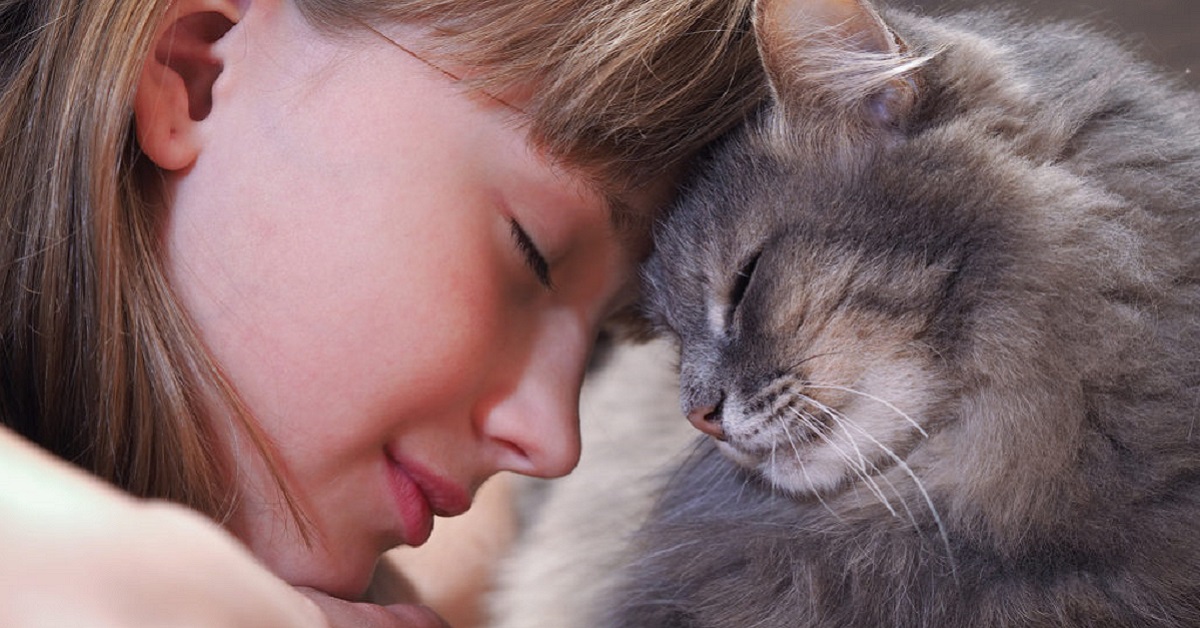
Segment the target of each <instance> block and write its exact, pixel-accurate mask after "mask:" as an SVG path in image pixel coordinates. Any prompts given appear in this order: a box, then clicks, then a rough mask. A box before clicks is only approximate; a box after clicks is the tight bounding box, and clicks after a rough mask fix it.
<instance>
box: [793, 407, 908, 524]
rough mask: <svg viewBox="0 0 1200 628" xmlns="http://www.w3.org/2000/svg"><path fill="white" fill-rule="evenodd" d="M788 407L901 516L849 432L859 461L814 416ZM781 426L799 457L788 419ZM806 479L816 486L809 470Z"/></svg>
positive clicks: (850, 440) (875, 494) (887, 505)
mask: <svg viewBox="0 0 1200 628" xmlns="http://www.w3.org/2000/svg"><path fill="white" fill-rule="evenodd" d="M787 409H788V410H790V411H791V412H792V413H793V414H795V415H796V416H797V417H798V418H799V419H800V420H801V421H804V422H805V423H807V424H809V429H811V430H813V431H814V432H815V433H816V434H817V435H818V437H819V438H821V439H822V440H823V441H825V443H826V444H827V445H828V446H829V448H830V449H831V450H833V452H834V453H835V454H837V455H838V457H839V458H841V459H842V460H844V461H845V462H846V464H847V465H848V466H849V467H850V468H851V469H853V470H854V473H855V475H857V476H858V477H859V479H861V480H862V483H863V485H865V486H866V487H867V490H869V491H870V492H871V494H872V495H874V496H875V498H876V499H878V500H879V502H880V503H881V504H883V506H884V508H887V509H888V512H890V513H892V516H893V517H898V516H899V513H897V512H896V510H895V508H893V507H892V504H891V502H890V501H889V500H888V498H887V495H885V494H884V492H883V489H882V488H880V487H879V485H878V484H876V483H875V480H874V478H872V476H871V473H870V470H871V469H874V470H876V471H878V468H877V467H875V465H874V464H872V463H871V462H869V461H868V460H866V458H865V457H864V456H863V455H862V452H861V451H859V450H858V447H857V445H856V444H855V443H854V439H853V438H850V437H849V434H847V439H846V442H848V443H849V444H850V445H851V446H852V447H854V449H855V455H856V457H857V461H856V460H855V458H854V457H852V456H851V455H850V453H848V452H846V451H845V450H843V449H842V448H841V447H839V446H838V444H837V443H834V442H833V441H832V440H831V439H830V437H829V436H827V435H825V434H824V433H822V432H821V431H820V430H818V429H816V425H817V423H818V422H817V421H816V420H815V419H814V418H813V417H811V416H809V415H808V414H806V413H804V412H801V411H800V410H798V409H796V408H792V407H788V408H787ZM834 419H835V420H836V417H834ZM780 426H781V427H783V430H784V434H786V435H787V437H788V442H789V443H791V444H792V450H793V451H794V452H795V455H796V458H797V459H799V458H800V452H799V451H798V450H797V449H796V446H795V444H794V443H793V442H792V438H793V437H792V434H791V432H790V431H789V430H788V429H787V421H780ZM801 469H802V470H803V469H804V467H803V465H801ZM805 479H806V480H807V481H808V483H809V485H810V486H814V485H813V483H812V480H811V478H809V477H808V473H807V471H805ZM814 493H815V491H814ZM817 499H818V500H819V499H820V495H817ZM822 503H824V502H822Z"/></svg>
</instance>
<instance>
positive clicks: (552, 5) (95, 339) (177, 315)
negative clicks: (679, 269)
mask: <svg viewBox="0 0 1200 628" xmlns="http://www.w3.org/2000/svg"><path fill="white" fill-rule="evenodd" d="M747 4H748V0H642V1H634V0H592V1H588V2H580V1H578V0H569V1H568V0H532V1H531V0H515V1H510V0H472V1H463V0H391V1H389V0H174V1H173V2H167V1H165V0H164V1H162V2H148V1H147V0H29V1H25V0H8V1H6V2H0V25H2V26H0V38H2V39H0V41H2V43H3V46H4V51H3V61H2V63H0V78H2V80H3V81H4V91H3V95H2V99H0V137H2V139H3V143H2V148H0V194H3V199H4V200H3V205H2V211H3V220H2V221H0V304H2V305H0V312H2V314H0V418H2V420H3V423H4V424H5V425H6V426H7V427H8V428H10V429H11V430H13V431H14V432H16V433H18V434H20V435H21V436H23V437H24V439H28V441H32V442H33V443H36V444H37V445H40V446H41V448H44V450H46V451H48V452H49V453H50V454H53V455H54V456H56V457H57V460H55V459H52V458H49V457H47V455H46V454H45V453H44V452H43V451H38V450H36V449H33V448H32V447H31V446H30V445H29V444H28V442H26V441H25V440H23V439H20V438H18V437H17V436H16V435H14V434H12V433H8V432H5V433H3V435H2V436H3V438H2V440H0V449H2V451H0V458H2V459H4V463H3V467H0V473H4V474H5V475H4V476H3V478H2V481H3V482H4V483H5V486H13V487H16V488H14V489H13V490H7V489H6V490H5V492H4V496H3V497H0V500H3V503H2V504H0V506H2V507H0V526H3V530H2V534H0V538H2V539H3V540H2V541H0V543H3V544H4V545H3V546H0V551H2V552H3V553H4V555H5V556H6V560H5V562H4V565H3V566H2V567H0V573H3V574H4V577H5V578H14V579H16V578H20V579H22V580H29V579H32V580H37V581H39V582H40V583H41V585H46V586H42V587H41V588H40V589H39V590H42V591H44V592H46V593H47V594H48V595H52V596H53V597H52V598H43V599H41V600H36V599H35V600H34V601H33V602H29V601H25V602H16V601H14V602H13V604H11V605H10V604H9V603H8V601H7V600H6V601H5V602H4V603H3V604H0V608H4V609H5V610H4V611H3V612H6V613H10V614H12V617H6V618H3V619H4V621H2V622H0V623H3V624H4V625H19V624H21V623H22V622H32V623H41V624H57V623H59V622H60V621H66V619H67V618H74V619H72V621H75V620H86V621H87V622H88V623H101V624H103V623H105V622H110V623H113V624H115V625H137V624H138V622H145V623H147V624H161V623H165V622H166V621H168V620H169V621H171V622H196V623H201V622H203V621H205V620H206V619H212V620H213V621H222V622H224V623H227V624H237V623H238V622H241V623H242V624H243V625H269V624H270V623H271V622H275V623H277V624H280V625H313V623H312V622H314V621H316V622H318V623H317V624H315V625H320V623H319V622H320V621H321V618H320V617H319V616H318V614H317V613H315V612H314V610H313V607H312V606H311V605H308V606H306V605H304V604H296V603H295V600H297V599H303V598H300V597H299V596H296V595H295V594H294V593H293V592H292V591H291V590H289V589H287V588H285V587H282V586H281V585H280V584H279V583H278V581H276V580H274V579H273V578H271V577H269V576H267V575H266V574H265V573H263V572H262V571H261V570H260V569H259V568H258V567H257V566H256V565H255V564H254V562H253V561H251V560H247V559H246V558H245V557H244V556H241V555H240V552H241V551H242V550H240V549H238V548H237V547H230V546H229V544H228V543H227V541H226V540H225V539H224V538H223V537H222V536H221V534H220V533H219V532H218V531H216V530H214V529H210V528H209V526H207V525H197V524H196V522H195V521H194V520H192V519H191V518H190V517H189V516H187V515H183V514H180V513H178V512H177V511H175V510H174V509H172V508H170V507H165V506H161V505H154V504H151V503H148V502H141V501H130V500H129V499H128V498H125V497H120V496H117V495H116V494H114V493H112V492H111V491H110V490H109V489H107V488H104V487H103V486H101V485H99V484H97V483H95V482H93V481H92V480H90V479H86V478H82V477H80V476H78V475H77V474H75V472H73V471H71V470H69V469H68V468H67V467H66V466H65V465H64V464H63V462H61V461H67V462H70V463H74V464H75V465H77V466H79V467H82V468H83V469H86V470H87V471H90V472H91V473H92V474H94V475H95V476H98V477H99V478H102V479H103V480H106V481H107V482H108V483H111V484H112V485H115V486H117V487H119V488H120V489H123V490H124V491H126V492H127V493H128V494H132V495H133V496H137V497H140V498H161V499H164V500H169V501H171V502H176V503H180V504H184V505H186V506H190V507H191V508H193V509H195V510H197V511H200V512H202V513H204V514H206V515H207V516H208V517H210V518H211V519H213V520H215V521H216V522H218V523H220V524H221V525H222V526H223V527H224V528H225V529H226V530H228V531H229V532H231V533H232V534H233V536H234V537H236V538H237V539H238V540H239V541H240V542H241V544H242V545H243V546H244V547H245V548H246V549H247V550H249V552H250V553H251V554H252V555H253V556H254V557H255V558H256V559H257V561H258V562H260V563H261V564H262V565H265V567H267V568H269V570H270V571H271V572H272V573H274V574H275V575H276V576H278V577H279V578H281V579H282V580H283V581H284V582H286V583H288V584H290V585H292V586H293V587H299V588H300V590H302V591H304V592H305V593H307V594H308V596H309V599H311V600H313V601H315V602H316V603H317V605H318V606H319V607H320V608H321V610H322V611H323V614H324V615H325V619H327V620H329V621H332V622H334V623H335V624H336V623H339V622H342V621H346V622H358V623H365V622H369V621H375V622H385V621H386V622H409V624H408V625H421V624H420V622H422V621H424V622H429V621H432V618H431V617H430V616H429V615H428V614H427V613H425V614H422V612H421V611H420V609H416V608H413V607H391V611H392V612H388V613H383V612H382V611H381V609H380V608H379V607H371V606H368V605H363V604H354V603H353V602H354V601H356V600H359V599H360V596H361V595H362V592H363V591H364V590H365V589H366V587H367V585H368V584H369V580H370V577H371V573H372V569H373V567H374V565H375V562H376V560H377V558H378V557H379V555H380V554H381V553H382V552H384V551H385V550H387V549H389V548H391V547H393V546H396V545H399V544H408V545H419V544H420V543H422V542H423V541H424V540H425V539H426V538H427V537H428V535H429V532H430V527H431V522H432V517H433V516H434V515H442V516H453V515H456V514H459V513H462V512H463V511H465V510H466V509H467V508H468V507H469V506H470V504H471V499H472V495H473V494H474V492H475V490H476V489H477V488H478V487H479V486H480V484H482V482H483V481H484V480H485V479H487V478H488V477H489V476H491V475H492V474H494V473H496V472H498V471H502V470H509V471H514V472H517V473H523V474H528V475H533V476H540V477H555V476H559V475H562V474H565V473H567V472H568V471H570V470H571V468H572V467H573V466H574V464H575V462H576V460H577V458H578V447H579V445H578V431H577V430H578V428H577V425H576V414H575V413H576V405H577V393H578V389H579V385H580V380H581V378H582V376H583V370H584V365H585V363H586V360H587V357H588V354H589V351H590V348H591V345H592V342H593V340H594V338H595V336H596V333H597V330H598V328H599V326H600V325H601V323H602V321H604V320H605V318H606V317H607V316H608V315H609V314H610V313H612V312H613V311H614V310H616V309H617V308H618V307H619V306H620V305H621V304H622V303H623V302H625V301H626V300H627V298H628V291H629V290H628V289H629V286H628V283H629V281H628V280H629V278H630V275H631V273H630V270H631V268H632V267H633V265H634V264H635V263H636V261H637V260H638V259H639V258H640V257H641V256H642V255H643V254H644V253H645V252H646V237H645V236H646V231H647V229H646V226H647V225H648V224H649V222H650V220H651V219H652V217H653V214H654V211H655V209H656V208H658V207H661V206H662V205H663V204H664V203H665V202H666V201H667V200H668V199H669V197H670V193H671V190H670V185H671V181H672V175H673V174H674V173H675V172H676V171H677V170H678V168H679V167H680V166H681V164H683V163H684V162H685V161H686V159H687V158H688V157H689V156H690V155H691V154H693V153H694V152H695V151H696V150H697V149H698V148H699V147H700V146H702V145H703V144H704V143H705V142H707V141H708V140H710V139H712V138H713V137H715V136H716V135H718V134H719V133H721V132H722V131H723V130H724V129H726V128H728V127H729V126H730V125H731V124H732V123H733V122H734V121H736V120H737V119H738V118H739V117H740V116H741V115H742V114H743V113H744V112H745V111H746V110H747V109H748V108H749V107H750V106H751V105H752V104H753V102H754V101H755V100H756V99H757V98H758V96H759V95H761V89H762V88H761V84H762V83H761V80H760V78H759V76H758V74H757V72H758V71H757V70H756V69H755V65H756V64H755V62H754V59H753V57H754V49H753V44H752V43H751V42H750V40H749V39H748V30H749V29H748V24H747V20H748V8H747V6H746V5H747ZM143 535H145V536H144V540H145V543H144V544H143V543H142V540H143ZM105 548H109V549H105ZM18 550H20V551H18ZM164 551H170V552H174V554H172V555H171V560H170V561H167V562H166V563H164V559H163V555H162V554H163V552H164ZM12 556H17V557H20V556H24V557H25V560H24V561H23V560H20V559H12V560H10V559H9V558H8V557H12ZM66 565H70V566H72V567H73V568H72V569H70V570H66V571H64V572H59V571H58V570H59V569H60V568H63V569H64V570H65V567H64V566H66ZM118 565H120V568H117V566H118ZM68 573H70V574H75V576H74V578H73V579H72V578H71V577H67V574H68ZM55 583H57V584H55ZM41 585H39V586H41ZM49 585H54V586H49ZM47 586H48V588H47ZM24 588H28V587H24ZM8 590H9V591H13V590H16V591H21V590H22V588H13V587H8ZM248 591H253V592H254V593H253V594H249V593H248ZM68 592H69V593H68ZM136 592H142V593H149V594H150V595H148V596H143V597H139V596H137V595H136ZM47 599H53V602H52V603H47ZM162 613H165V614H166V615H163V614H162ZM299 616H303V617H302V618H298V617H299ZM164 618H165V619H164ZM214 618H215V619H214ZM10 620H11V621H10ZM304 621H308V622H309V623H307V624H306V623H303V622H304ZM289 622H291V624H289ZM385 625H386V624H385ZM400 625H406V624H404V623H401V624H400Z"/></svg>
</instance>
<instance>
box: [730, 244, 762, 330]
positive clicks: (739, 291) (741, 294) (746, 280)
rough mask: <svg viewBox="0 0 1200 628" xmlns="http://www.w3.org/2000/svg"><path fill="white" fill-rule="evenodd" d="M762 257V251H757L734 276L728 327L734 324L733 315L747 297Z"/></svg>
mask: <svg viewBox="0 0 1200 628" xmlns="http://www.w3.org/2000/svg"><path fill="white" fill-rule="evenodd" d="M760 257H762V249H759V250H758V251H755V252H754V254H753V255H751V256H750V257H749V259H747V260H746V261H745V262H744V263H743V264H742V265H741V267H740V268H738V271H737V274H735V275H734V276H733V286H732V287H731V288H730V289H729V309H728V310H727V312H728V313H727V314H726V316H725V321H726V325H729V324H731V323H732V322H733V315H734V314H735V313H736V312H737V309H738V306H739V305H741V303H742V299H743V298H745V296H746V290H747V289H748V288H749V287H750V280H751V279H752V278H753V277H754V270H755V269H756V268H758V260H759V258H760Z"/></svg>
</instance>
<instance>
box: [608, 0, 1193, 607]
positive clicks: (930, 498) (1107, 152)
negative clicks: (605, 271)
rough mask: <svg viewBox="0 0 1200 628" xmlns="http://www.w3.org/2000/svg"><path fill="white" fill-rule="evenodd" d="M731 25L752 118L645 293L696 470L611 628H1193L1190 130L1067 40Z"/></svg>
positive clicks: (814, 8) (777, 8) (987, 22)
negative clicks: (745, 43) (663, 342)
mask: <svg viewBox="0 0 1200 628" xmlns="http://www.w3.org/2000/svg"><path fill="white" fill-rule="evenodd" d="M760 4H761V5H762V6H760V7H758V8H757V10H758V11H759V15H758V22H757V24H758V28H759V36H760V38H761V40H762V44H761V45H762V48H763V53H764V58H765V59H766V64H767V66H768V71H769V74H770V75H771V77H772V80H773V81H774V84H773V87H774V92H775V94H776V95H777V99H776V101H775V102H773V103H771V104H770V105H769V106H768V107H766V108H765V109H764V111H763V112H762V115H761V116H760V117H759V118H758V119H756V120H754V121H752V122H751V123H749V124H748V125H747V127H746V128H745V129H744V130H743V131H741V132H739V133H738V134H736V135H735V136H733V137H731V138H730V139H728V141H725V142H724V143H723V144H722V145H720V146H719V147H718V148H717V149H715V150H714V151H713V153H712V154H711V156H710V157H709V158H707V160H706V161H705V162H704V163H703V164H702V165H701V166H700V167H699V169H698V171H697V172H696V174H695V175H694V177H693V178H692V179H691V180H690V183H689V186H688V189H687V192H686V194H685V195H684V199H683V200H682V201H681V203H680V204H679V205H678V206H677V208H676V209H675V211H674V213H673V214H672V216H671V217H670V219H669V220H668V221H667V223H666V224H665V226H664V227H663V228H662V229H660V231H659V233H658V234H657V251H656V253H655V254H654V257H653V258H652V259H651V261H650V262H649V264H648V265H647V271H646V275H647V279H648V284H649V294H648V303H649V310H650V312H651V314H652V316H654V317H656V318H657V320H658V321H659V323H660V325H661V326H662V328H663V329H666V330H668V331H669V332H670V333H671V334H672V335H674V336H676V337H677V338H678V339H679V341H680V346H681V364H680V366H681V389H682V402H683V409H684V411H685V412H690V413H692V414H696V413H700V414H701V415H707V419H706V420H708V421H710V422H711V423H712V424H713V425H714V426H716V427H719V428H720V429H721V430H723V432H724V434H725V438H726V440H725V441H724V442H719V443H718V442H715V441H710V442H709V443H708V444H707V445H705V446H704V447H703V451H701V452H700V453H699V454H698V455H697V456H695V457H694V458H693V459H692V460H690V462H688V463H686V464H685V465H684V466H683V467H682V468H681V469H679V471H678V472H677V473H675V475H674V477H673V479H672V481H671V482H670V484H669V485H668V486H667V488H666V489H665V491H664V493H663V495H662V498H661V502H660V504H659V505H658V507H657V509H656V511H655V513H654V514H653V515H652V517H651V519H650V521H649V523H648V524H647V525H646V526H645V528H644V529H643V530H642V531H641V533H640V537H639V540H638V543H639V545H638V550H637V551H636V554H637V555H639V556H641V558H640V560H638V561H636V562H635V563H634V564H633V565H632V566H631V567H630V568H629V569H628V570H627V571H626V573H625V575H624V578H625V583H624V584H623V585H622V587H621V588H620V590H619V592H618V593H617V594H615V595H613V596H612V597H611V598H610V599H608V600H606V602H605V604H606V605H607V604H613V605H615V606H616V608H615V609H614V610H612V611H611V612H609V613H608V619H607V625H610V626H619V627H621V628H630V627H653V628H668V627H678V628H684V627H687V628H693V627H695V628H699V627H725V628H750V627H780V628H782V627H787V628H803V627H808V626H813V627H816V626H821V627H832V626H844V627H856V628H873V627H885V626H886V627H893V626H894V627H910V626H911V627H916V626H924V627H929V628H956V627H962V626H980V627H984V626H988V627H992V626H1047V627H1049V626H1055V627H1058V626H1156V627H1184V626H1190V627H1194V626H1200V422H1198V420H1197V416H1198V415H1200V201H1198V199H1200V105H1198V100H1197V97H1196V96H1195V95H1194V94H1192V93H1188V92H1185V91H1180V90H1177V89H1175V88H1174V87H1173V86H1171V85H1168V84H1165V83H1164V82H1163V81H1162V80H1160V79H1159V78H1157V77H1156V76H1155V74H1154V72H1153V71H1151V70H1149V69H1147V68H1146V67H1143V66H1142V65H1140V64H1139V63H1137V62H1135V61H1133V60H1131V58H1130V57H1129V56H1128V55H1127V54H1126V53H1125V52H1123V51H1122V50H1121V49H1120V48H1119V47H1118V46H1116V45H1114V44H1112V43H1110V42H1108V41H1106V40H1104V39H1102V38H1099V37H1096V36H1094V35H1092V34H1089V33H1088V32H1086V31H1085V30H1082V29H1080V28H1077V27H1074V26H1064V25H1058V26H1038V27H1036V28H1034V27H1029V26H1024V25H1021V24H1019V23H1015V22H1013V21H1010V20H1008V19H1006V18H1004V17H1002V16H998V15H988V14H971V15H962V16H959V17H950V18H945V17H943V18H936V19H931V18H925V17H917V16H913V15H909V14H906V13H900V12H886V13H884V14H883V17H882V18H881V19H880V18H879V14H877V13H876V12H875V11H874V10H873V9H872V8H871V7H870V6H868V5H865V4H863V3H860V2H845V1H834V0H825V1H823V2H814V1H805V0H779V1H771V0H764V1H763V2H762V3H760ZM849 6H852V10H853V14H852V15H849V16H847V14H845V13H839V11H844V10H846V7H849ZM831 15H832V16H833V17H834V18H835V19H828V18H829V17H830V16H831ZM823 19H824V20H826V21H827V22H828V23H827V24H825V25H824V27H821V26H820V23H821V21H822V20H823ZM814 24H816V25H817V26H814ZM884 24H886V25H887V26H888V27H890V30H888V29H887V28H885V27H884ZM893 33H894V34H895V35H896V36H897V37H895V38H894V37H893ZM889 59H890V61H889ZM889 63H891V65H890V68H891V69H889V65H888V64H889ZM839 64H844V65H839ZM868 66H869V67H868ZM859 70H862V71H859ZM752 260H756V263H754V262H752ZM723 453H724V454H726V455H722V454H723ZM731 460H733V461H736V463H735V462H731Z"/></svg>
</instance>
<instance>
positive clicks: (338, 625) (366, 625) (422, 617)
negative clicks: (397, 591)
mask: <svg viewBox="0 0 1200 628" xmlns="http://www.w3.org/2000/svg"><path fill="white" fill-rule="evenodd" d="M297 590H298V591H300V592H301V593H303V594H304V595H306V596H308V599H310V600H312V601H313V602H315V603H316V605H317V606H318V607H319V608H320V609H321V612H322V613H324V614H325V617H326V618H327V619H328V620H329V626H330V628H449V627H450V624H448V623H446V622H445V620H443V619H442V618H441V617H438V615H437V613H434V612H433V611H432V610H430V609H429V608H428V607H426V606H420V605H417V604H391V605H388V606H380V605H378V604H368V603H365V602H347V601H345V600H341V599H338V598H335V597H331V596H329V595H328V594H326V593H323V592H321V591H317V590H316V589H310V588H306V587H298V588H297Z"/></svg>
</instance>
